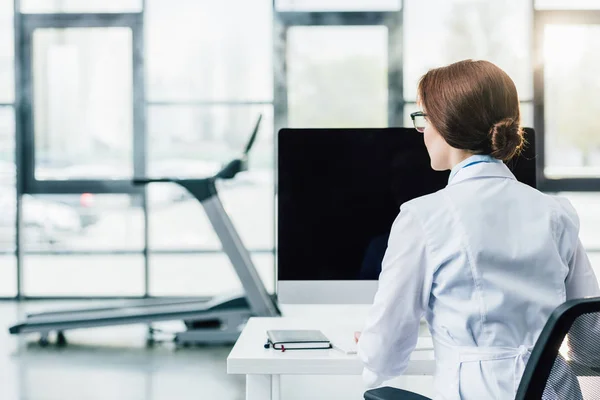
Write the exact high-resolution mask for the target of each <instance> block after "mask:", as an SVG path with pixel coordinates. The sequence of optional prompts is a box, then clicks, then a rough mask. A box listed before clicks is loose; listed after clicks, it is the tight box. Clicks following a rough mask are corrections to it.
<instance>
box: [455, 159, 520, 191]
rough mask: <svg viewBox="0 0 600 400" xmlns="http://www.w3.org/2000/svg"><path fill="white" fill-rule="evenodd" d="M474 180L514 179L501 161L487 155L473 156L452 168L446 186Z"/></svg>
mask: <svg viewBox="0 0 600 400" xmlns="http://www.w3.org/2000/svg"><path fill="white" fill-rule="evenodd" d="M475 178H508V179H516V178H515V176H514V175H513V173H512V172H511V171H510V169H508V167H507V166H506V165H505V164H504V163H503V162H502V161H500V160H497V159H495V158H493V157H491V156H487V155H474V156H471V157H469V158H467V159H466V160H464V161H462V162H461V163H459V164H457V165H455V166H454V168H452V171H451V172H450V177H449V178H448V186H450V185H455V184H457V183H459V182H462V181H465V180H468V179H475Z"/></svg>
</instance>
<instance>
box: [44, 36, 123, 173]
mask: <svg viewBox="0 0 600 400" xmlns="http://www.w3.org/2000/svg"><path fill="white" fill-rule="evenodd" d="M131 52H132V33H131V30H130V29H128V28H68V29H38V30H36V31H34V34H33V74H34V76H33V84H34V119H35V146H36V176H37V178H38V179H68V178H75V177H77V178H91V179H94V178H98V179H100V178H103V179H116V178H126V177H131V176H132V153H133V151H132V146H133V110H132V107H133V106H132V101H133V100H132V56H131V54H132V53H131Z"/></svg>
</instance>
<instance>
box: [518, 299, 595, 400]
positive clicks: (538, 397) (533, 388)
mask: <svg viewBox="0 0 600 400" xmlns="http://www.w3.org/2000/svg"><path fill="white" fill-rule="evenodd" d="M515 399H516V400H551V399H569V400H588V399H600V297H594V298H586V299H578V300H570V301H567V302H566V303H564V304H562V305H561V306H559V307H557V308H556V310H554V312H553V313H552V314H551V315H550V318H549V319H548V322H547V323H546V325H545V326H544V329H543V330H542V333H541V334H540V337H539V338H538V340H537V342H536V344H535V347H534V348H533V351H532V353H531V357H530V358H529V361H528V363H527V367H526V368H525V371H524V373H523V377H522V378H521V383H520V384H519V389H518V391H517V396H516V398H515Z"/></svg>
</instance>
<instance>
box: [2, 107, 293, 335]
mask: <svg viewBox="0 0 600 400" xmlns="http://www.w3.org/2000/svg"><path fill="white" fill-rule="evenodd" d="M261 120H262V115H259V117H258V120H257V122H256V125H255V126H254V129H253V131H252V134H251V135H250V139H249V140H248V143H247V144H246V146H245V148H244V151H243V153H242V155H241V157H239V158H236V159H234V160H232V161H230V162H229V163H228V164H227V165H225V167H223V168H222V169H221V170H220V171H219V172H218V173H216V174H215V175H213V176H211V177H208V178H202V179H178V178H135V179H134V180H133V182H134V184H136V185H147V184H149V183H155V182H170V183H175V184H178V185H180V186H182V187H183V188H185V189H186V190H187V191H188V192H189V193H190V194H191V195H192V196H194V197H195V198H196V199H197V200H198V201H199V202H200V204H202V207H203V209H204V211H205V213H206V215H207V217H208V219H209V220H210V223H211V225H212V227H213V229H214V231H215V233H216V234H217V236H218V237H219V240H220V241H221V245H222V247H223V251H224V252H225V254H227V256H228V257H229V260H230V261H231V264H232V265H233V268H234V270H235V272H236V273H237V275H238V277H239V278H240V281H241V283H242V287H243V290H244V291H243V293H230V294H225V295H219V296H216V297H214V298H212V299H211V300H209V301H205V300H204V301H200V300H194V299H188V300H161V299H149V300H143V301H139V302H137V303H132V304H130V305H127V306H121V307H104V308H91V309H77V310H65V311H53V312H43V313H36V314H28V315H27V316H26V318H25V319H24V320H23V321H20V322H18V323H17V324H16V325H14V326H12V327H10V328H9V332H10V333H11V334H14V335H18V334H28V333H39V334H40V339H39V343H40V345H41V346H47V345H48V344H49V335H50V333H52V332H56V344H57V345H65V344H66V343H67V341H66V338H65V335H64V332H65V331H67V330H70V329H82V328H92V327H101V326H114V325H127V324H140V323H147V324H149V330H148V336H147V338H146V344H147V345H152V344H154V335H153V334H154V332H155V330H154V329H153V328H152V327H151V325H150V324H151V323H153V322H160V321H183V322H184V324H185V327H186V330H185V331H182V332H178V333H176V334H175V336H174V342H175V343H176V344H178V345H183V346H186V345H191V344H221V343H233V342H235V341H236V340H237V338H238V336H239V334H240V332H241V330H242V329H243V327H244V325H245V323H246V321H247V320H248V319H249V318H250V317H253V316H258V317H277V316H280V315H281V313H280V311H279V308H278V306H277V303H276V301H275V298H274V296H271V295H270V294H269V293H268V292H267V290H266V288H265V286H264V285H263V283H262V281H261V279H260V276H259V275H258V272H257V270H256V268H255V266H254V263H253V262H252V259H251V257H250V253H249V252H248V250H247V249H246V248H245V246H244V244H243V243H242V240H241V238H240V236H239V235H238V233H237V231H236V229H235V227H234V225H233V223H232V221H231V219H230V218H229V216H228V215H227V212H226V211H225V208H224V207H223V204H222V202H221V200H220V198H219V196H218V193H217V187H216V181H217V180H218V179H223V180H227V179H233V178H234V177H235V176H236V175H237V174H238V173H239V172H241V171H245V170H247V168H248V154H249V152H250V150H251V149H252V145H253V144H254V142H255V140H256V136H257V134H258V130H259V127H260V123H261Z"/></svg>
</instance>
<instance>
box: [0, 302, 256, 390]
mask: <svg viewBox="0 0 600 400" xmlns="http://www.w3.org/2000/svg"><path fill="white" fill-rule="evenodd" d="M99 305H100V304H94V307H96V306H99ZM74 306H77V307H81V303H80V304H74V303H68V305H65V303H59V304H58V305H57V304H56V303H41V302H30V303H27V304H18V303H15V302H9V301H6V302H0V399H1V400H88V399H89V400H96V399H102V400H109V399H110V400H121V399H123V400H187V399H190V400H191V399H194V400H198V399H207V400H208V399H219V400H242V399H243V398H244V387H245V378H244V377H243V376H238V375H227V373H226V358H227V355H228V354H229V351H230V350H231V346H229V345H227V346H214V347H195V348H181V349H178V348H175V347H174V346H173V344H172V343H170V342H167V341H166V342H163V343H159V344H157V345H155V346H154V347H153V348H146V346H145V333H146V330H147V328H146V327H145V326H129V327H111V328H96V329H84V330H80V331H71V332H68V333H67V340H68V345H67V346H66V347H64V348H60V347H56V346H54V345H52V344H51V345H50V346H48V347H41V346H40V345H39V344H38V343H37V337H36V336H35V335H34V334H32V335H31V336H25V337H23V338H20V337H18V336H13V335H10V334H9V333H8V328H9V326H11V325H13V324H14V323H15V322H16V321H18V320H19V319H20V316H23V315H24V314H25V313H26V312H35V311H38V310H48V309H50V310H52V309H64V308H66V307H74ZM83 306H84V307H85V306H86V305H85V304H84V305H83ZM170 328H174V329H178V328H179V326H177V327H170ZM167 338H168V335H166V336H165V339H167ZM51 339H52V338H51Z"/></svg>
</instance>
